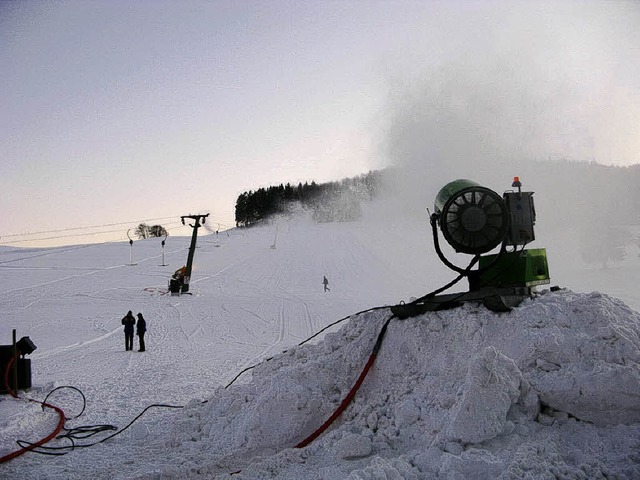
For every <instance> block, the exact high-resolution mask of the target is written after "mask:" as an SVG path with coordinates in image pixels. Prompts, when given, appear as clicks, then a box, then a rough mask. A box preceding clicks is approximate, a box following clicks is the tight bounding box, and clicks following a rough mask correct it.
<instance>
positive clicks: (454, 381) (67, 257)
mask: <svg viewBox="0 0 640 480" xmlns="http://www.w3.org/2000/svg"><path fill="white" fill-rule="evenodd" d="M376 225H377V226H376V227H375V228H372V227H371V226H370V224H368V223H366V222H356V223H350V224H325V225H316V224H311V223H309V222H307V221H304V220H296V221H288V222H281V223H279V224H278V225H277V226H276V225H275V224H274V225H270V226H266V227H260V228H255V229H250V230H244V231H238V230H235V231H230V232H228V233H227V232H223V233H221V234H219V235H209V236H205V237H201V238H200V239H199V248H198V249H197V251H196V256H195V266H196V267H195V269H194V273H193V279H192V284H191V293H193V295H182V296H178V297H176V296H170V295H166V294H165V293H164V292H165V291H166V284H167V281H168V278H169V277H170V275H171V273H172V272H173V271H174V270H175V269H176V268H178V267H180V266H181V265H182V264H183V263H184V262H185V260H186V254H187V248H188V244H189V239H188V238H169V239H168V240H167V246H166V250H165V258H166V263H167V264H168V266H162V265H160V263H162V262H161V258H162V257H161V250H160V240H159V239H150V240H145V241H139V242H135V243H134V245H133V251H130V247H129V244H127V243H122V244H109V245H93V246H78V247H66V248H60V249H45V250H23V249H3V250H2V251H1V253H0V267H1V268H2V269H3V270H4V273H5V274H4V275H3V276H2V278H1V280H0V285H1V287H2V291H1V292H0V306H1V307H2V312H3V313H2V323H1V325H0V338H1V339H3V340H1V342H2V343H4V344H8V343H10V341H11V329H12V328H16V329H17V331H18V337H21V336H24V335H28V336H30V337H31V339H32V340H33V341H34V343H35V344H36V345H37V346H38V349H37V350H36V351H35V352H34V353H33V354H32V355H31V356H30V358H31V359H32V370H33V383H34V388H32V389H31V390H30V391H29V392H26V393H25V392H21V394H22V396H24V397H31V398H34V399H38V400H42V399H44V397H45V396H46V395H47V393H49V392H50V391H51V390H52V389H53V388H55V387H57V386H62V385H72V386H74V387H77V388H79V389H81V390H82V392H83V393H84V395H85V396H86V400H87V408H86V411H85V412H84V414H83V415H82V416H81V417H80V418H77V419H71V420H69V421H68V422H67V425H68V426H78V425H90V424H104V423H107V424H113V425H116V426H118V427H120V428H122V427H124V426H126V425H127V424H128V423H129V422H130V421H131V420H133V419H134V418H135V417H136V416H137V415H138V414H139V413H140V412H142V411H143V410H144V409H145V408H146V407H147V406H149V405H151V404H168V405H176V406H184V408H181V409H165V408H154V409H151V410H149V411H147V412H146V413H145V414H144V415H143V416H142V417H140V419H138V420H137V421H136V422H135V423H134V424H133V425H132V426H131V427H130V428H128V429H126V430H125V431H124V432H123V433H122V434H120V435H118V436H116V437H114V438H113V439H111V440H108V441H107V442H105V443H103V444H99V445H96V446H94V447H91V448H85V449H76V450H74V451H73V452H71V453H69V454H67V455H64V456H56V457H52V456H42V455H37V454H34V453H27V454H25V455H22V456H21V457H19V458H17V459H14V460H11V461H10V462H7V463H4V464H1V465H0V474H2V476H3V477H6V478H11V477H14V478H34V479H35V478H38V479H40V478H52V479H58V478H60V479H62V478H143V479H155V478H158V479H160V478H162V479H165V478H166V479H168V478H198V477H200V478H218V477H222V478H225V477H226V476H230V477H231V478H282V479H299V478H321V479H334V478H347V477H350V478H353V479H356V478H498V477H500V476H502V477H501V478H544V477H549V478H553V476H556V477H560V478H563V477H564V478H605V477H609V478H611V477H616V478H625V477H626V478H637V477H639V476H640V470H639V469H638V465H639V462H638V459H637V453H636V452H637V448H638V445H639V443H640V408H639V407H638V398H639V396H640V376H639V372H640V370H639V369H638V357H639V353H638V352H639V351H640V350H639V349H640V340H639V338H640V328H639V322H638V320H639V319H640V318H639V315H638V313H636V312H635V311H633V310H632V309H630V308H629V307H627V306H626V305H625V304H624V303H622V302H621V301H620V300H617V299H615V298H612V297H609V296H607V295H605V294H602V293H575V292H574V291H571V290H566V289H563V290H560V291H558V292H555V293H550V292H543V294H541V295H540V296H539V297H538V298H536V299H534V300H530V301H526V302H524V303H523V304H522V305H521V306H520V307H518V308H517V309H515V310H514V311H512V312H510V313H506V314H496V313H492V312H488V311H486V310H485V309H484V308H481V307H476V306H473V305H468V306H465V307H463V308H459V309H455V310H450V311H445V312H436V313H429V314H426V315H422V316H419V317H415V318H411V319H406V320H393V321H392V322H391V323H390V324H389V328H388V331H387V334H386V336H385V338H384V342H383V344H382V348H381V350H380V352H379V355H378V358H377V360H376V363H375V364H374V366H373V368H372V370H371V371H370V373H369V375H368V376H367V378H366V379H365V381H364V383H363V385H362V387H361V389H360V390H359V392H358V393H357V395H356V397H355V400H354V403H353V404H352V405H351V406H350V407H349V408H348V409H347V411H346V412H345V414H344V415H343V416H342V417H340V418H339V419H338V420H337V422H336V423H335V424H334V425H333V426H332V428H331V429H330V430H329V431H328V432H326V433H325V434H324V435H322V436H321V437H320V438H318V439H317V440H316V441H315V442H313V443H312V444H311V445H310V446H308V447H306V448H304V449H294V448H292V447H293V446H294V445H295V444H296V443H297V442H298V441H300V440H301V439H303V438H305V437H306V436H307V435H308V434H310V433H311V432H312V431H313V430H314V429H315V428H316V427H318V426H319V425H320V424H322V423H323V422H324V421H325V420H326V418H327V417H328V416H329V415H330V414H331V413H332V411H333V410H334V409H335V408H336V406H337V405H338V404H339V403H340V401H341V400H342V398H344V396H345V395H346V393H347V392H348V390H349V389H350V388H351V386H352V385H353V383H354V382H355V380H356V378H357V377H358V375H359V374H360V371H361V370H362V368H363V367H364V364H365V363H366V361H367V358H368V357H369V354H370V353H371V349H372V347H373V344H374V343H375V339H376V337H377V335H378V332H379V329H380V328H381V326H382V324H383V323H384V321H385V320H386V319H387V318H388V317H389V315H390V313H389V311H388V310H386V309H379V310H375V311H371V312H367V313H363V314H361V315H357V316H354V317H352V318H350V319H349V320H348V321H345V322H343V323H341V327H342V328H341V329H340V330H338V328H339V327H338V326H337V327H333V329H332V331H333V333H328V334H327V335H326V336H325V337H324V338H323V339H322V340H319V341H317V343H316V344H315V345H314V344H305V345H303V346H300V347H297V346H296V345H297V344H298V343H300V342H301V341H302V340H304V339H306V338H307V337H309V336H310V335H312V334H313V333H314V332H317V331H318V330H320V329H321V328H323V327H324V326H326V325H328V324H330V323H332V322H335V321H336V320H339V319H341V318H343V317H345V316H348V315H350V314H353V313H355V312H358V311H362V310H365V309H368V308H369V307H375V306H383V305H390V304H394V303H397V302H399V301H400V300H403V299H404V300H407V299H408V298H409V297H411V296H418V295H421V294H424V293H427V292H428V291H430V290H432V289H435V288H436V287H438V286H440V285H442V284H443V283H446V281H448V280H449V279H450V277H451V275H450V274H449V273H448V272H447V271H446V270H445V269H444V268H443V267H441V266H440V265H439V264H438V263H437V260H436V259H434V258H433V257H435V255H434V254H433V253H432V252H431V251H430V242H429V239H428V230H427V228H426V227H424V229H423V230H424V231H420V228H422V227H419V228H417V230H418V232H419V234H416V227H415V226H414V225H411V226H409V225H408V224H403V223H402V220H401V219H396V221H395V223H393V224H390V223H386V224H376ZM272 247H275V248H272ZM130 255H132V258H133V263H135V265H128V263H129V260H130ZM553 268H554V264H553V263H552V275H553V272H554V270H553ZM571 268H575V267H568V266H563V267H562V269H559V270H561V271H562V272H570V271H571ZM627 270H628V269H623V270H622V271H624V272H625V275H626V276H621V277H620V279H616V278H615V277H614V278H613V279H612V278H611V276H612V275H613V274H612V273H611V272H606V275H608V276H609V277H608V280H609V281H608V283H607V285H603V288H599V289H598V290H599V291H603V292H606V291H608V289H615V290H616V293H618V292H620V293H621V294H620V296H621V298H624V299H625V301H627V302H630V303H631V305H632V306H633V307H634V308H638V305H634V304H633V301H634V299H635V298H637V297H635V295H636V293H635V288H634V286H633V284H629V283H628V278H627V276H628V273H626V272H627ZM633 271H635V272H637V269H636V268H635V264H634V265H633ZM584 272H585V270H584V269H583V270H581V271H580V274H579V275H575V279H576V284H577V287H576V286H574V285H568V284H567V283H570V282H569V277H568V276H565V277H564V278H563V282H562V283H563V286H565V287H574V288H573V289H574V290H576V291H578V290H579V289H580V286H581V285H583V284H584V282H586V281H587V280H585V278H587V277H589V280H588V281H589V282H591V283H597V279H598V278H601V275H603V274H604V273H602V272H596V271H593V272H591V273H590V274H589V275H585V273H584ZM325 275H326V276H327V278H328V279H329V282H330V283H329V287H330V288H331V291H330V292H324V291H323V288H322V278H323V276H325ZM581 282H582V283H581ZM461 288H465V286H464V285H463V286H462V287H461ZM128 310H132V311H133V312H134V314H135V313H137V312H142V313H144V315H145V318H146V319H147V322H148V328H149V331H148V334H147V337H146V343H147V352H144V353H140V352H137V351H134V352H125V351H124V345H123V343H124V342H123V340H124V339H123V334H122V326H121V325H120V319H121V318H122V316H124V314H125V313H126V312H127V311H128ZM321 338H322V337H321ZM284 350H286V352H285V353H283V354H279V352H282V351H284ZM274 355H275V356H274ZM272 356H273V358H272V359H271V360H269V361H263V360H265V359H266V358H270V357H272ZM261 362H262V363H261ZM254 364H259V365H258V366H257V367H256V368H255V369H253V370H251V371H250V372H247V373H245V374H244V375H243V376H241V377H240V379H239V380H238V381H237V382H236V383H234V384H233V385H232V386H231V387H230V388H228V389H225V388H224V386H225V385H226V384H227V383H228V382H229V381H230V380H231V379H233V378H234V377H235V375H236V374H237V373H238V372H240V371H241V370H242V369H244V368H246V367H247V366H251V365H254ZM49 402H50V403H53V404H56V405H58V406H60V407H61V408H63V409H64V410H65V411H66V412H67V415H68V416H70V417H71V416H73V415H75V414H77V413H79V411H80V409H81V407H82V401H81V398H80V397H79V394H78V393H77V392H76V391H74V390H72V389H61V390H57V391H56V392H54V394H53V395H52V396H51V398H49ZM55 424H56V417H55V414H53V413H52V412H51V411H44V412H43V411H42V409H41V408H40V407H39V405H37V404H35V403H29V402H24V401H19V400H15V399H12V398H10V397H9V396H2V397H0V432H1V435H0V456H1V455H5V454H6V453H9V452H11V451H13V450H15V449H16V448H17V445H16V444H15V440H16V439H22V440H27V441H35V440H38V439H39V438H41V437H44V436H46V435H47V434H48V433H49V432H50V431H51V430H52V429H53V427H54V426H55ZM106 435H107V434H103V435H102V436H103V437H104V436H106ZM99 438H101V437H100V436H98V437H96V438H92V439H89V440H85V441H78V442H77V443H79V444H87V443H92V442H94V441H96V440H98V439H99ZM49 445H51V446H67V445H69V443H68V442H67V441H62V440H61V441H53V442H51V443H49ZM232 472H239V473H234V474H233V475H231V473H232Z"/></svg>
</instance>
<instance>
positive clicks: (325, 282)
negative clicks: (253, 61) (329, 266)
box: [322, 277, 331, 292]
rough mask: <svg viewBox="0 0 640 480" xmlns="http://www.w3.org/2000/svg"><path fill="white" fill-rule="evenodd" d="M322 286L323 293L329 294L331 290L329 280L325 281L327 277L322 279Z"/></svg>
mask: <svg viewBox="0 0 640 480" xmlns="http://www.w3.org/2000/svg"><path fill="white" fill-rule="evenodd" d="M322 285H324V291H325V292H330V291H331V289H330V288H329V280H327V277H323V279H322Z"/></svg>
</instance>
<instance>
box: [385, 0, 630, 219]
mask: <svg viewBox="0 0 640 480" xmlns="http://www.w3.org/2000/svg"><path fill="white" fill-rule="evenodd" d="M433 9H434V12H433V13H434V15H433V23H432V24H431V26H429V25H425V29H424V30H425V32H424V35H425V38H423V39H421V43H423V44H424V43H427V44H428V49H427V50H425V51H420V52H415V51H414V55H412V56H411V59H409V60H407V58H405V59H404V60H400V61H398V63H399V64H400V65H399V67H398V68H397V69H396V70H398V71H400V72H401V73H400V74H399V75H398V74H395V75H393V76H392V78H391V79H390V81H389V84H390V95H389V108H388V125H387V128H386V133H385V135H384V138H385V139H384V142H383V146H382V148H383V151H384V156H385V157H386V158H387V159H388V161H389V163H391V164H392V165H395V166H398V167H402V169H401V170H403V171H404V173H402V172H400V173H399V174H398V175H397V176H396V177H395V178H394V180H395V181H397V182H398V183H399V184H400V185H399V189H400V191H401V192H403V195H405V196H406V195H407V192H413V195H411V197H412V198H408V200H410V203H411V204H416V203H417V204H418V205H419V206H420V208H422V209H424V207H425V205H427V206H428V205H430V204H431V202H432V201H433V197H434V195H435V193H436V192H437V190H436V191H434V189H437V188H438V187H439V186H442V185H443V184H444V183H446V182H447V181H450V180H453V179H455V178H471V179H474V180H477V181H479V182H481V183H486V185H487V186H488V187H490V188H496V189H499V188H502V186H503V185H504V186H506V185H508V182H509V181H510V179H511V176H513V175H518V174H520V175H522V174H521V173H519V168H520V167H521V166H522V165H525V164H527V163H529V162H530V161H531V160H556V159H567V160H574V161H596V162H598V163H602V164H616V165H628V164H634V163H638V152H640V122H639V121H638V119H640V31H638V29H637V28H636V26H637V25H638V24H640V23H639V22H640V5H638V4H637V3H634V2H626V3H625V2H595V3H585V2H519V3H513V2H506V3H498V4H495V3H490V4H487V3H484V2H478V3H472V4H464V3H461V2H456V3H454V4H453V7H450V6H447V7H444V6H443V5H442V4H434V5H433ZM416 56H417V57H419V60H418V61H416V60H415V57H416ZM402 62H405V63H404V65H402ZM403 75H404V76H403Z"/></svg>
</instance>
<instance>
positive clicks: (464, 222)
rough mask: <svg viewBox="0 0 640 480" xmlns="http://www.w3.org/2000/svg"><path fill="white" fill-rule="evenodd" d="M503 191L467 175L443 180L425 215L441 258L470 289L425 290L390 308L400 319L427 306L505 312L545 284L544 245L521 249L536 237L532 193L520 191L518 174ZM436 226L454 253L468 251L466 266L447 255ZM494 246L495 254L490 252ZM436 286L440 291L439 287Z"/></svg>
mask: <svg viewBox="0 0 640 480" xmlns="http://www.w3.org/2000/svg"><path fill="white" fill-rule="evenodd" d="M511 186H512V187H513V188H517V190H508V191H506V192H504V193H503V194H502V195H499V194H497V193H496V192H495V191H493V190H491V189H489V188H486V187H483V186H482V185H480V184H478V183H476V182H473V181H471V180H466V179H458V180H454V181H452V182H450V183H448V184H446V185H445V186H444V187H442V189H440V191H439V192H438V194H437V195H436V199H435V202H434V213H433V214H431V216H430V221H431V227H432V232H433V243H434V247H435V250H436V253H437V254H438V257H439V258H440V260H441V261H442V262H443V263H444V264H445V265H446V266H447V267H449V268H451V269H452V270H454V271H455V272H458V273H459V274H460V277H459V278H462V277H467V279H468V281H469V291H468V292H463V293H454V294H446V295H435V294H429V295H426V296H424V297H422V298H420V299H418V300H415V301H413V302H411V303H409V304H400V305H396V306H395V307H392V311H393V312H394V313H395V314H396V315H397V316H398V317H400V318H406V317H408V316H413V315H417V314H420V313H423V312H425V311H429V310H440V309H444V308H452V307H456V306H459V305H460V304H462V303H464V302H481V303H483V304H484V305H485V306H486V307H487V308H489V309H490V310H493V311H508V310H511V308H513V307H514V306H517V305H518V304H519V303H520V302H521V301H522V300H523V299H525V298H528V297H532V296H533V294H534V293H535V288H536V287H537V286H538V285H544V284H547V283H549V281H550V280H549V267H548V264H547V255H546V251H545V249H544V248H537V249H525V248H524V247H525V246H526V245H528V244H529V243H531V242H532V241H534V240H535V235H534V230H533V227H534V225H535V221H536V212H535V207H534V203H533V193H534V192H523V191H522V183H521V182H520V179H519V177H514V179H513V183H512V184H511ZM438 227H439V230H440V231H441V232H442V235H443V236H444V238H445V240H446V241H447V242H448V243H449V245H451V247H452V248H453V249H454V250H455V252H457V253H465V254H469V255H473V258H472V260H471V261H470V263H469V264H468V265H467V266H466V267H464V268H463V267H459V266H457V265H455V264H453V263H452V262H451V261H449V260H448V259H447V257H446V256H445V255H444V253H443V252H442V249H441V248H440V241H439V238H438ZM498 247H499V250H498V252H497V253H493V254H489V252H491V251H492V250H494V249H496V248H498ZM441 290H442V289H440V290H439V291H441Z"/></svg>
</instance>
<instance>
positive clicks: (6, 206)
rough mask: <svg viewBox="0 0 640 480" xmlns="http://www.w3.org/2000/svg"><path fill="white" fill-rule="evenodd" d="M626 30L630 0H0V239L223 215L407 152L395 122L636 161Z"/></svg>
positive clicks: (438, 137) (545, 152)
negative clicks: (243, 200)
mask: <svg viewBox="0 0 640 480" xmlns="http://www.w3.org/2000/svg"><path fill="white" fill-rule="evenodd" d="M638 25H640V4H638V3H637V2H633V1H630V2H612V1H607V2H555V1H554V2H549V3H543V2H513V1H510V2H470V1H467V2H463V1H451V2H430V1H421V2H407V1H405V2H403V1H387V2H381V1H361V2H355V1H354V2H347V1H319V0H313V1H309V2H305V1H278V0H274V1H246V2H238V1H210V2H198V1H164V0H155V1H151V0H149V1H135V2H133V1H124V0H122V1H118V0H109V1H98V0H94V1H89V0H83V1H66V2H62V1H59V2H56V1H35V0H33V1H15V2H14V1H7V0H2V1H0V156H1V162H0V188H1V190H2V197H1V198H2V202H1V205H0V225H1V226H0V243H9V242H13V243H10V244H12V245H16V246H24V245H27V243H25V242H24V240H25V239H33V238H36V236H18V234H24V233H32V232H45V233H43V234H40V237H41V238H42V237H44V238H48V237H57V236H60V237H63V239H62V240H56V241H58V242H59V241H63V242H65V243H76V242H77V243H83V242H85V241H94V240H95V238H92V235H91V234H94V233H95V232H97V231H99V230H101V229H100V228H97V227H95V226H104V227H101V228H102V230H104V231H112V232H113V233H112V234H111V235H110V237H109V239H111V240H118V239H119V240H122V239H125V240H126V232H127V229H128V228H131V227H133V226H135V225H136V222H139V221H147V223H149V224H156V223H160V224H163V225H167V226H169V229H170V232H171V233H175V234H189V232H188V230H189V229H177V230H172V229H173V227H174V226H175V224H176V222H177V221H179V216H180V215H186V214H190V213H208V212H210V213H211V217H210V220H211V225H212V226H214V227H216V228H217V225H218V224H220V227H221V228H224V227H230V226H232V225H233V223H234V206H235V200H236V198H237V196H238V194H240V193H242V192H243V191H246V190H250V189H256V188H258V187H261V186H265V187H266V186H269V185H273V184H278V183H281V182H282V183H287V182H291V183H294V182H295V183H297V182H300V181H301V182H304V181H311V180H315V181H316V182H322V181H328V180H338V179H341V178H343V177H346V176H353V175H357V174H360V173H365V172H367V171H368V170H370V169H376V168H381V167H384V166H387V165H390V164H403V163H404V164H411V162H413V160H411V159H409V160H407V159H404V158H403V156H405V155H408V156H411V155H415V152H409V153H407V137H408V136H409V137H410V136H412V135H413V136H417V137H424V138H420V142H418V143H417V144H418V145H420V146H421V147H420V148H424V145H425V143H424V142H425V138H426V140H427V143H428V144H429V145H431V144H432V143H433V144H434V145H436V146H437V148H434V152H436V153H437V154H438V155H440V156H441V157H442V158H446V157H447V155H446V154H443V151H444V150H447V149H448V148H450V147H452V146H453V147H455V145H458V144H467V145H468V144H469V137H481V138H482V142H481V143H483V144H486V143H487V142H490V143H491V142H492V143H493V145H494V146H495V145H497V144H500V145H503V146H504V147H503V150H506V149H507V148H509V149H512V150H513V152H514V153H517V154H521V155H526V156H528V157H532V158H534V157H535V158H545V159H547V158H570V159H575V160H587V161H592V160H595V161H598V162H600V163H605V164H617V165H629V164H634V163H638V162H639V157H638V153H639V152H640V117H638V114H639V113H640V100H639V99H640V40H639V39H640V34H638V33H637V32H638V30H640V29H638V28H637V26H638ZM478 98H480V99H481V101H478ZM427 110H428V111H430V112H432V113H431V114H428V112H427ZM433 112H437V114H438V115H437V118H436V116H435V115H434V114H433ZM450 112H454V114H453V116H454V117H456V119H454V120H452V117H451V116H450V115H449V113H450ZM409 117H410V118H409ZM445 117H446V118H445ZM411 118H413V119H415V122H413V123H412V122H411V121H410V120H411ZM461 118H462V119H465V120H464V121H465V122H466V123H472V124H476V126H475V127H472V128H469V127H468V125H467V127H465V128H461V122H460V119H461ZM408 120H409V121H408ZM408 123H411V125H408ZM480 123H482V124H483V125H482V127H480ZM487 123H488V124H489V126H488V127H487ZM416 125H417V127H416ZM434 125H435V126H437V128H434ZM443 125H444V126H443ZM492 125H493V126H492ZM443 128H444V129H445V130H446V131H444V130H442V129H443ZM510 129H511V131H513V132H515V133H514V135H511V134H510V133H509V132H510ZM399 132H400V133H399ZM423 132H424V133H425V135H426V133H427V132H428V133H429V135H431V136H432V137H430V136H429V135H426V136H424V135H422V133H423ZM442 138H446V139H447V141H446V142H443V141H442ZM431 139H432V140H433V142H431ZM487 139H490V140H487ZM409 143H410V142H409ZM471 144H472V147H470V148H469V149H467V150H465V153H467V154H468V153H469V151H474V149H475V147H474V146H473V145H475V144H476V143H474V142H471ZM399 145H400V146H399ZM523 145H524V147H523ZM518 149H521V151H518ZM453 151H454V152H455V151H456V148H453ZM432 153H433V152H432ZM502 153H503V154H504V153H505V152H504V151H503V152H502ZM86 226H91V227H92V228H91V229H87V230H71V229H77V228H78V227H86ZM59 230H60V231H59ZM93 237H95V235H93ZM99 238H100V239H102V238H105V239H106V238H107V237H102V236H100V237H99ZM49 243H51V241H50V242H49ZM40 245H44V243H41V244H40Z"/></svg>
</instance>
